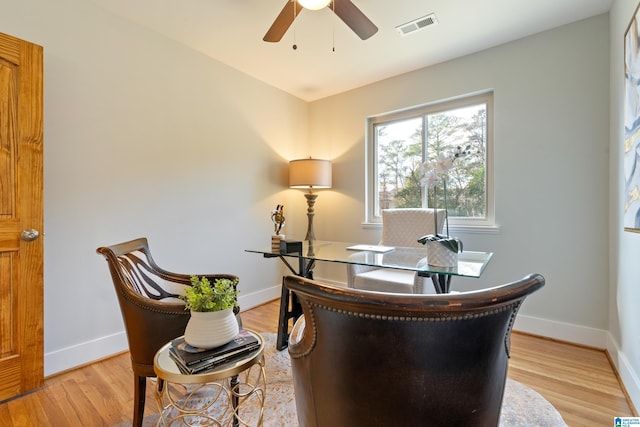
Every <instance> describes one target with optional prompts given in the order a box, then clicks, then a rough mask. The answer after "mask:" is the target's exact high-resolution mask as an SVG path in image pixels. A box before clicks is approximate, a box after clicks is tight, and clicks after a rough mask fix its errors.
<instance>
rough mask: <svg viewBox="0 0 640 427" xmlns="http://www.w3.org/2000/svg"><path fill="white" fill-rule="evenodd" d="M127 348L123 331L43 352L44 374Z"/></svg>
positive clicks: (57, 371)
mask: <svg viewBox="0 0 640 427" xmlns="http://www.w3.org/2000/svg"><path fill="white" fill-rule="evenodd" d="M128 348H129V344H128V343H127V335H126V334H125V332H124V331H122V332H118V333H115V334H112V335H108V336H106V337H102V338H97V339H95V340H91V341H87V342H84V343H80V344H76V345H74V346H71V347H66V348H63V349H60V350H56V351H52V352H50V353H45V355H44V376H45V377H48V376H50V375H53V374H57V373H59V372H63V371H66V370H68V369H72V368H76V367H78V366H82V365H86V364H87V363H91V362H94V361H96V360H100V359H104V358H105V357H108V356H111V355H113V354H116V353H120V352H122V351H125V350H127V349H128Z"/></svg>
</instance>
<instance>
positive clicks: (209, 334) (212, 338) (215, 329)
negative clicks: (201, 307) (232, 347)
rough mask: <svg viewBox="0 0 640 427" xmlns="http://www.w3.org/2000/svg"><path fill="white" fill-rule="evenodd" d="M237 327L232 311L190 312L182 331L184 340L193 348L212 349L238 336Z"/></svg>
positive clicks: (230, 309)
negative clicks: (185, 326)
mask: <svg viewBox="0 0 640 427" xmlns="http://www.w3.org/2000/svg"><path fill="white" fill-rule="evenodd" d="M238 332H239V327H238V321H237V320H236V316H235V315H234V314H233V309H232V308H229V309H226V310H220V311H209V312H201V311H192V312H191V319H189V322H188V323H187V328H186V329H185V331H184V340H185V341H186V342H187V344H189V345H192V346H194V347H201V348H213V347H218V346H221V345H223V344H226V343H228V342H229V341H231V340H232V339H234V338H235V337H236V335H238Z"/></svg>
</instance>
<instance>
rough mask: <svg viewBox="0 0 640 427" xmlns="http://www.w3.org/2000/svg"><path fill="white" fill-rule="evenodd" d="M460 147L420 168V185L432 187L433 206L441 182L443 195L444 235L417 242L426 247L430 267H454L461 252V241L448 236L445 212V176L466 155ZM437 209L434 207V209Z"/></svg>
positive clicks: (435, 220)
mask: <svg viewBox="0 0 640 427" xmlns="http://www.w3.org/2000/svg"><path fill="white" fill-rule="evenodd" d="M468 149H469V147H467V148H466V149H463V148H462V147H460V146H459V147H456V149H455V151H454V152H453V153H451V154H445V153H440V155H439V156H438V158H437V159H436V160H435V161H434V162H424V163H423V164H422V166H421V169H422V178H421V180H420V181H421V183H422V184H423V185H425V186H427V187H433V191H434V197H433V200H434V205H435V201H436V200H437V197H436V195H435V192H436V188H437V184H438V183H439V182H442V190H443V193H444V211H445V224H446V230H447V231H446V234H438V233H437V232H436V233H435V234H429V235H427V236H422V237H421V238H419V239H418V242H420V243H422V244H423V245H427V262H428V263H429V264H431V265H436V266H441V267H455V266H457V265H458V253H460V252H462V247H463V245H462V241H461V240H460V239H458V238H456V237H451V236H450V235H449V212H448V210H447V174H448V173H449V171H450V170H451V168H452V167H453V163H454V161H455V160H456V159H457V158H459V157H462V156H464V155H466V154H467V150H468ZM436 208H437V207H436V206H434V209H436ZM433 218H434V230H438V226H437V222H438V215H437V214H435V215H434V216H433Z"/></svg>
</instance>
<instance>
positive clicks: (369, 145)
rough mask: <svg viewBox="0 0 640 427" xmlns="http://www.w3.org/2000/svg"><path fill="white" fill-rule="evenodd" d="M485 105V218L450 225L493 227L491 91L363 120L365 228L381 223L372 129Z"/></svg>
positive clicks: (453, 219) (452, 221)
mask: <svg viewBox="0 0 640 427" xmlns="http://www.w3.org/2000/svg"><path fill="white" fill-rule="evenodd" d="M481 103H484V104H486V106H487V142H486V144H487V146H486V150H487V158H486V180H487V181H486V194H485V197H486V204H487V206H486V216H485V217H484V218H468V217H466V218H462V217H450V218H449V224H450V225H451V226H452V228H454V229H458V230H460V229H478V228H494V227H495V214H494V185H493V91H488V92H483V93H476V94H471V95H465V96H461V97H457V98H454V99H448V100H443V101H436V102H432V103H428V104H423V105H419V106H415V107H410V108H407V109H404V110H401V111H395V112H391V113H385V114H380V115H376V116H371V117H368V118H367V119H366V133H365V141H366V142H365V146H366V165H365V174H366V178H365V187H366V197H365V206H366V212H365V225H366V224H370V225H379V224H382V217H381V216H380V215H376V194H375V192H376V191H377V185H376V181H377V176H378V171H377V166H378V165H377V156H376V146H375V131H374V126H375V125H377V124H380V123H385V122H393V121H398V120H407V119H411V118H414V117H418V116H424V115H426V114H434V113H438V112H441V111H446V110H454V109H457V108H461V107H466V106H470V105H477V104H481Z"/></svg>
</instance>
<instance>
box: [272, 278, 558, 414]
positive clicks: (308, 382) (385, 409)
mask: <svg viewBox="0 0 640 427" xmlns="http://www.w3.org/2000/svg"><path fill="white" fill-rule="evenodd" d="M544 282H545V281H544V278H543V277H542V276H541V275H538V274H535V275H529V276H526V277H524V278H522V279H520V280H518V281H515V282H512V283H509V284H505V285H502V286H498V287H494V288H490V289H484V290H481V291H476V292H463V293H456V294H439V295H415V294H413V295H407V294H385V293H382V292H371V291H361V290H356V289H349V288H339V287H333V286H328V285H323V284H321V283H318V282H314V281H312V280H309V279H304V278H301V277H294V276H288V277H286V278H285V286H286V287H287V288H289V289H290V290H291V291H293V292H294V293H295V294H296V295H297V297H298V298H299V300H300V302H301V304H302V310H303V313H304V316H302V317H300V318H299V319H298V321H297V322H296V324H295V325H294V327H293V329H292V332H291V337H290V339H289V354H290V356H291V364H292V373H293V381H294V383H293V384H294V390H295V397H296V408H297V413H298V420H299V422H300V425H301V426H305V427H333V426H353V427H357V426H367V427H371V426H397V427H405V426H406V427H413V426H430V427H437V426H474V427H482V426H491V427H496V426H497V425H498V421H499V417H500V409H501V406H502V398H503V395H504V389H505V383H506V378H507V365H508V357H509V346H510V341H509V340H510V336H511V327H512V326H513V322H514V320H515V318H516V314H517V312H518V309H519V307H520V305H521V304H522V302H523V301H524V299H525V298H526V297H527V295H529V294H531V293H532V292H534V291H536V290H537V289H539V288H541V287H542V286H543V285H544Z"/></svg>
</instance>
